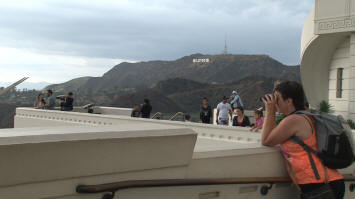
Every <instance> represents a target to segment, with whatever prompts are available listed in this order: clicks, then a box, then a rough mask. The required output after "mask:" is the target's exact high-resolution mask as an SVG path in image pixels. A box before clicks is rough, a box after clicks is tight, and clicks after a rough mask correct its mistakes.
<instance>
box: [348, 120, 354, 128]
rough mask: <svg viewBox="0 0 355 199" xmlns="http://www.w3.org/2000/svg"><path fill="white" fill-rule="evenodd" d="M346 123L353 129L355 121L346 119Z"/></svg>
mask: <svg viewBox="0 0 355 199" xmlns="http://www.w3.org/2000/svg"><path fill="white" fill-rule="evenodd" d="M348 124H349V126H350V128H351V129H355V122H354V121H352V120H348Z"/></svg>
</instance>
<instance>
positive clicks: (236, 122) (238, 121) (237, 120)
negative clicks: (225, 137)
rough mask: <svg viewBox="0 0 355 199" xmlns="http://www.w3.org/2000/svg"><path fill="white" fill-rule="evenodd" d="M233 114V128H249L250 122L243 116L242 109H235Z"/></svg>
mask: <svg viewBox="0 0 355 199" xmlns="http://www.w3.org/2000/svg"><path fill="white" fill-rule="evenodd" d="M235 113H236V114H237V116H234V118H233V126H241V127H246V126H250V120H249V117H248V116H246V115H244V109H243V107H241V106H240V107H237V108H236V109H235Z"/></svg>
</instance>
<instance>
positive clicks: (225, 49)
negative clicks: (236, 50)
mask: <svg viewBox="0 0 355 199" xmlns="http://www.w3.org/2000/svg"><path fill="white" fill-rule="evenodd" d="M222 54H224V55H226V54H228V50H227V35H226V36H225V38H224V50H223V52H222Z"/></svg>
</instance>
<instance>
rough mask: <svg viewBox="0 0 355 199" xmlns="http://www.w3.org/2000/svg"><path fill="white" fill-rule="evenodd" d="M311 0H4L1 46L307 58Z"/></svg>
mask: <svg viewBox="0 0 355 199" xmlns="http://www.w3.org/2000/svg"><path fill="white" fill-rule="evenodd" d="M312 6H313V1H309V0H298V1H296V0H287V1H285V0H249V1H242V0H238V1H237V0H223V1H222V0H195V1H186V0H182V1H177V0H175V1H173V0H166V1H163V0H156V1H143V0H135V1H125V0H122V1H99V0H98V1H96V2H95V1H90V2H89V1H41V2H40V3H36V4H30V3H27V4H26V5H21V2H20V3H11V4H9V5H6V4H5V5H0V12H1V16H2V17H1V18H0V46H7V47H14V48H26V49H31V50H33V51H36V52H39V53H49V54H59V55H71V56H84V57H98V58H117V59H130V60H154V59H165V60H166V59H176V58H179V57H181V56H184V55H188V54H191V53H196V52H200V53H208V54H216V53H220V52H221V51H222V50H223V47H224V37H225V34H227V41H228V45H229V51H230V52H232V53H244V54H247V53H253V54H269V55H271V56H272V57H275V58H277V59H279V60H280V61H282V62H284V63H287V64H296V63H298V62H299V60H298V59H299V46H300V37H301V30H302V26H303V23H304V20H305V18H306V16H307V15H308V13H309V12H310V10H311V8H312Z"/></svg>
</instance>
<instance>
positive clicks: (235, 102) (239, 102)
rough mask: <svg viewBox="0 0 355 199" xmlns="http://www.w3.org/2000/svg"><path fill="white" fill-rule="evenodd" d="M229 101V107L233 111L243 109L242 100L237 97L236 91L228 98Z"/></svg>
mask: <svg viewBox="0 0 355 199" xmlns="http://www.w3.org/2000/svg"><path fill="white" fill-rule="evenodd" d="M230 98H231V99H232V100H231V102H230V103H231V105H232V109H233V111H234V110H235V109H236V108H237V107H243V106H244V105H243V101H242V98H240V96H239V95H238V92H237V91H233V92H232V95H231V96H230Z"/></svg>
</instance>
